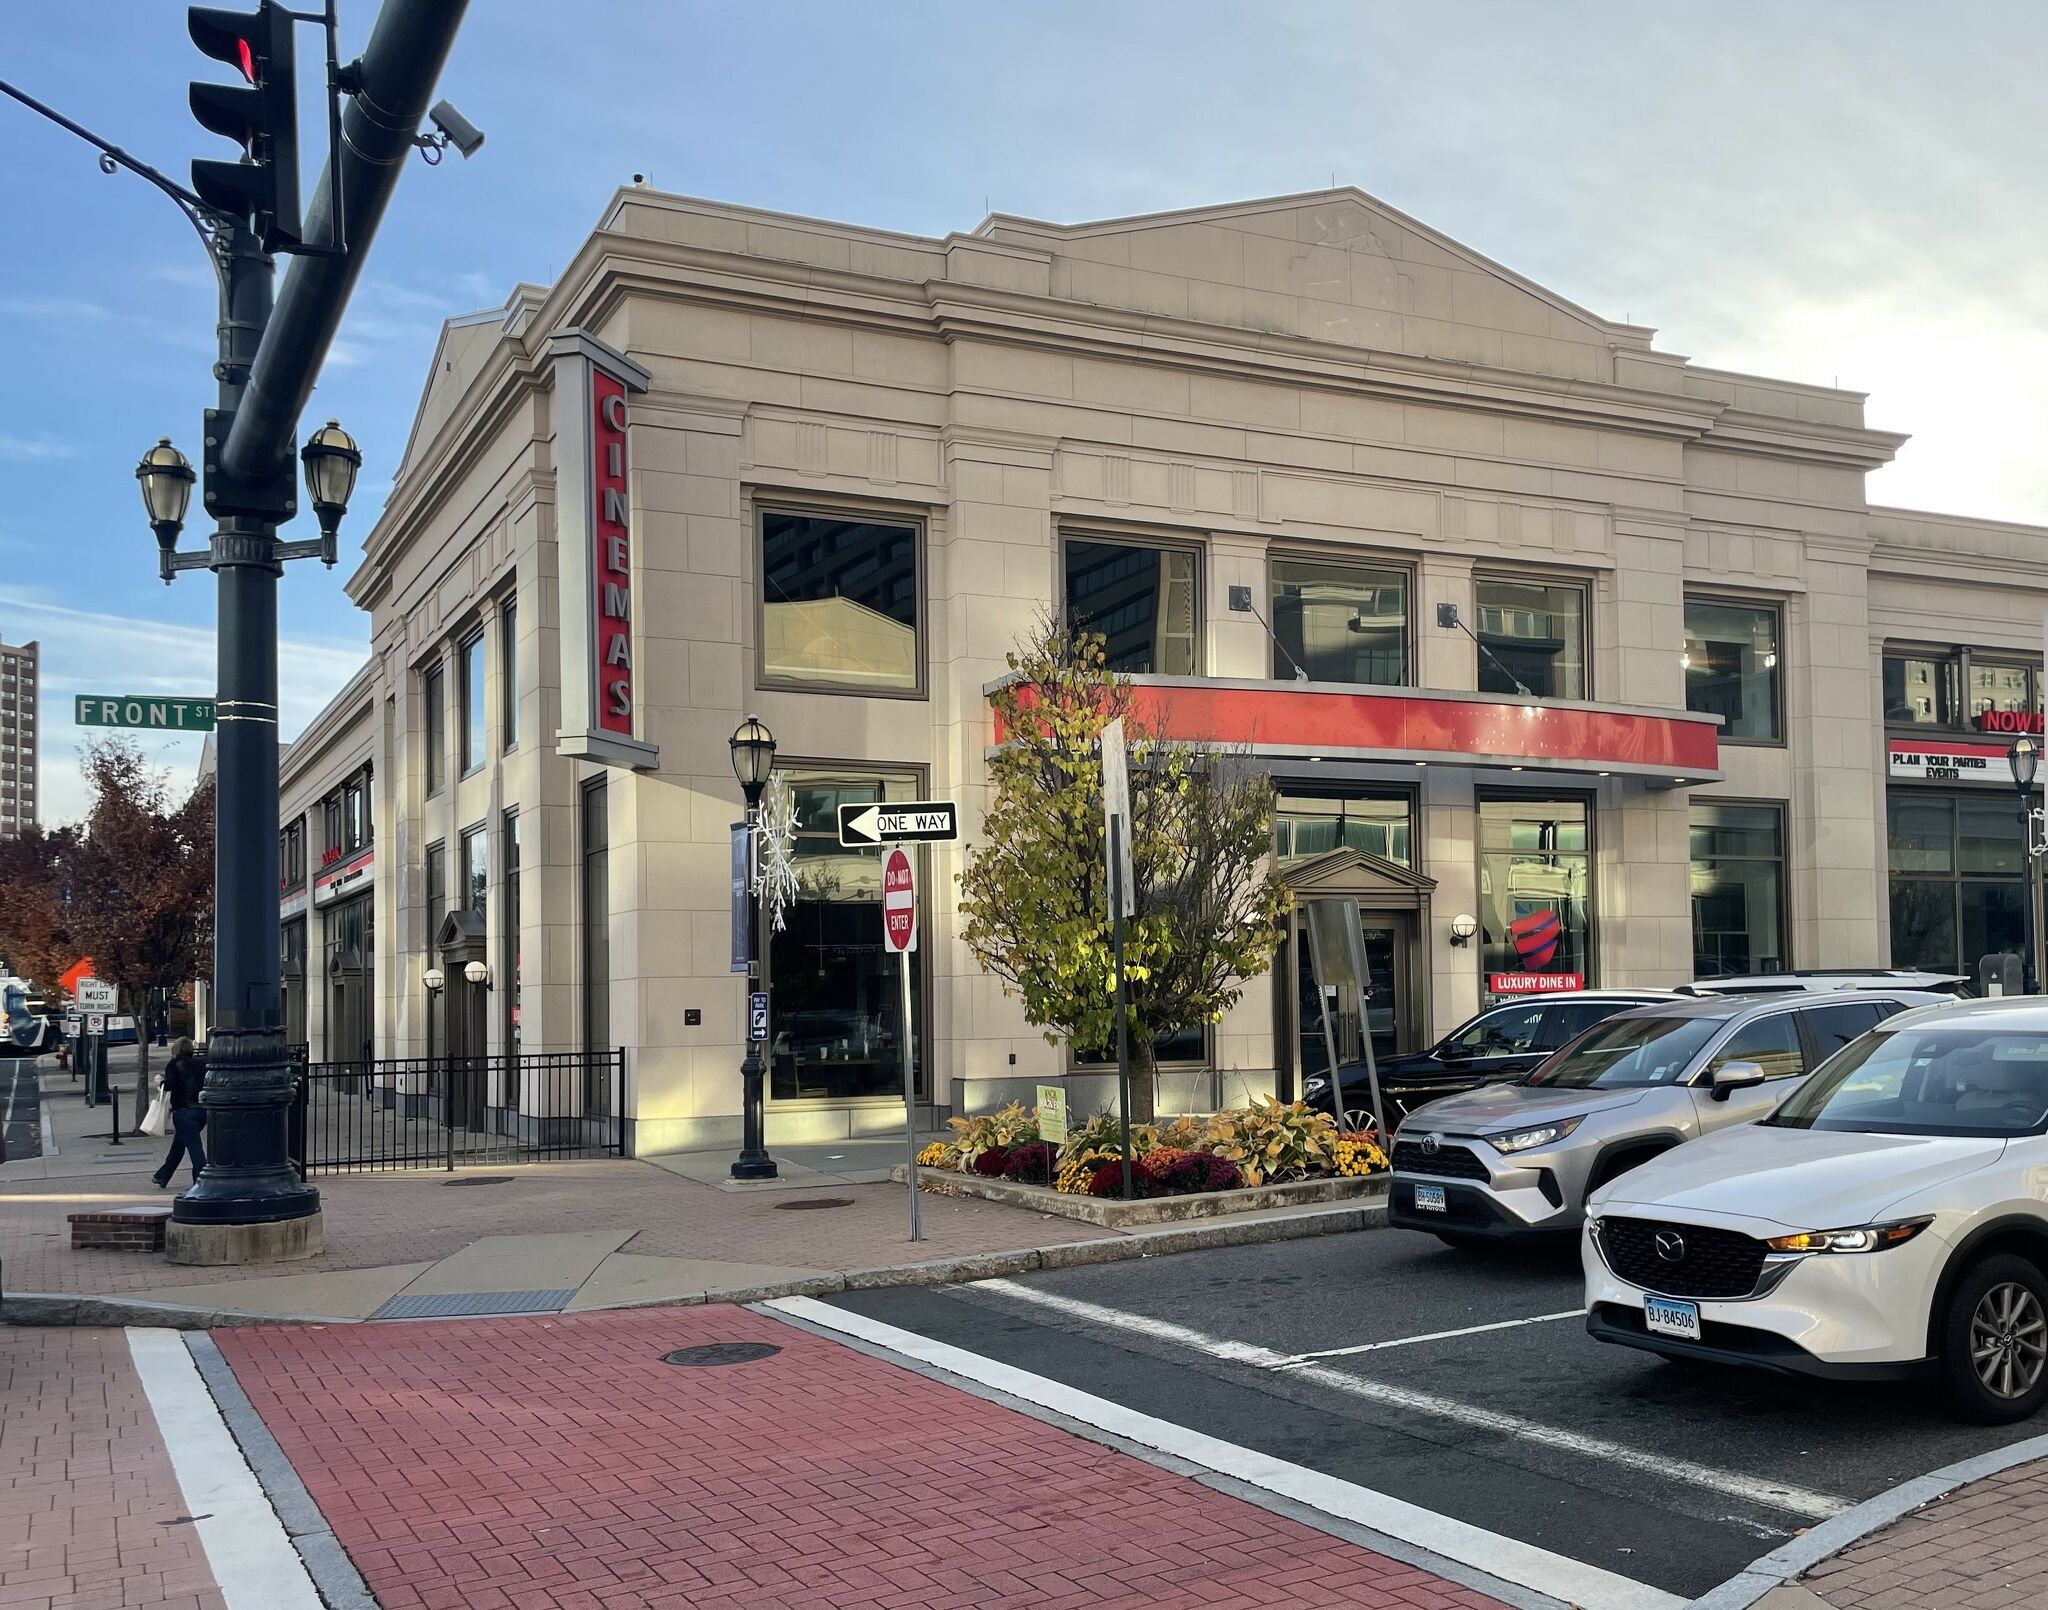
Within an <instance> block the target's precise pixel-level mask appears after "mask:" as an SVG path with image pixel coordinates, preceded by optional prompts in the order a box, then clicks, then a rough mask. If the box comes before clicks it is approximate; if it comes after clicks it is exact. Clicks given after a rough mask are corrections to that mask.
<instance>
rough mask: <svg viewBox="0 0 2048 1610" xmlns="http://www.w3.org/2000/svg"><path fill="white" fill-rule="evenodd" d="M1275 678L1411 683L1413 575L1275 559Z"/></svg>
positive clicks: (1363, 567) (1304, 560)
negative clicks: (1297, 675)
mask: <svg viewBox="0 0 2048 1610" xmlns="http://www.w3.org/2000/svg"><path fill="white" fill-rule="evenodd" d="M1272 605H1273V635H1274V637H1275V638H1277V639H1278V642H1277V643H1276V644H1275V646H1274V650H1273V675H1274V676H1275V677H1278V678H1282V679H1285V678H1290V677H1292V676H1293V675H1294V670H1295V667H1296V666H1299V667H1300V668H1301V669H1302V670H1304V671H1306V672H1307V673H1308V678H1309V680H1310V681H1311V682H1360V683H1369V684H1372V685H1374V686H1379V687H1400V686H1402V685H1403V684H1405V683H1406V682H1407V680H1408V575H1407V572H1406V571H1402V570H1386V569H1372V568H1369V567H1367V566H1364V565H1343V564H1327V563H1324V562H1323V561H1321V560H1309V559H1276V560H1274V561H1273V597H1272Z"/></svg>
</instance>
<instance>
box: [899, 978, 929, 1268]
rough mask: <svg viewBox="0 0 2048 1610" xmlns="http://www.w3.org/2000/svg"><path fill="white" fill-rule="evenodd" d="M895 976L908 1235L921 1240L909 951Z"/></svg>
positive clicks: (914, 1039)
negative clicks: (899, 991) (899, 989)
mask: <svg viewBox="0 0 2048 1610" xmlns="http://www.w3.org/2000/svg"><path fill="white" fill-rule="evenodd" d="M896 976H897V978H898V980H899V981H900V982H901V984H902V986H903V994H902V997H901V999H900V1000H899V1002H898V1010H899V1011H900V1012H901V1013H902V1022H903V1160H904V1164H905V1168H904V1176H903V1177H904V1178H905V1179H907V1180H909V1181H910V1239H911V1240H913V1241H922V1240H923V1239H924V1228H923V1226H922V1225H920V1224H919V1223H918V1219H917V1074H916V1071H915V1069H916V1056H915V1041H916V1038H917V1030H916V1028H915V1027H914V1026H913V1025H912V1023H911V1019H910V952H909V951H907V950H906V951H904V952H903V954H902V955H900V956H898V957H897V958H896Z"/></svg>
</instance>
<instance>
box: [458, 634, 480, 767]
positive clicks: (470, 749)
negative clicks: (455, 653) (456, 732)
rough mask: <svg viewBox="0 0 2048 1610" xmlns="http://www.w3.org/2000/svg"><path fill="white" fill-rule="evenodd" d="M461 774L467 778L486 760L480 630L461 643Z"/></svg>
mask: <svg viewBox="0 0 2048 1610" xmlns="http://www.w3.org/2000/svg"><path fill="white" fill-rule="evenodd" d="M461 660H462V773H463V775H464V776H465V777H466V776H468V775H469V774H470V773H471V772H473V771H476V770H477V769H478V768H480V767H481V766H482V765H483V763H484V637H483V633H481V632H479V633H477V635H476V636H474V637H472V638H471V639H470V640H469V641H468V642H466V643H464V644H463V645H462V649H461Z"/></svg>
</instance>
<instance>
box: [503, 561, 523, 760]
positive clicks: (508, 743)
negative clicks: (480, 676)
mask: <svg viewBox="0 0 2048 1610" xmlns="http://www.w3.org/2000/svg"><path fill="white" fill-rule="evenodd" d="M498 643H499V649H498V663H499V664H500V665H501V666H503V667H504V681H505V693H504V699H505V721H504V735H503V739H502V746H503V747H504V749H505V750H506V751H507V752H510V751H511V750H514V749H517V748H518V747H519V606H518V605H517V604H516V603H514V602H513V601H512V600H511V599H509V598H508V599H506V600H505V608H504V613H503V614H502V615H500V616H499V637H498Z"/></svg>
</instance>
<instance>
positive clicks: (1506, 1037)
mask: <svg viewBox="0 0 2048 1610" xmlns="http://www.w3.org/2000/svg"><path fill="white" fill-rule="evenodd" d="M1543 1012H1544V1003H1543V1002H1541V1001H1535V1002H1520V1003H1517V1004H1516V1005H1513V1006H1503V1007H1501V1008H1499V1009H1498V1010H1496V1011H1492V1012H1484V1013H1481V1014H1480V1015H1479V1016H1478V1017H1476V1018H1474V1019H1473V1020H1472V1021H1471V1022H1470V1023H1467V1024H1466V1025H1465V1026H1464V1027H1463V1028H1462V1029H1459V1030H1458V1031H1457V1032H1456V1033H1454V1034H1452V1035H1451V1037H1450V1038H1449V1039H1447V1040H1445V1041H1444V1043H1443V1044H1442V1045H1441V1046H1440V1047H1439V1048H1438V1053H1437V1054H1438V1055H1439V1056H1445V1057H1451V1058H1457V1057H1493V1056H1504V1055H1508V1054H1510V1053H1513V1052H1517V1051H1527V1050H1528V1049H1529V1048H1530V1047H1531V1046H1533V1045H1535V1043H1536V1034H1537V1031H1538V1030H1539V1029H1540V1028H1541V1027H1542V1025H1543Z"/></svg>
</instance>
